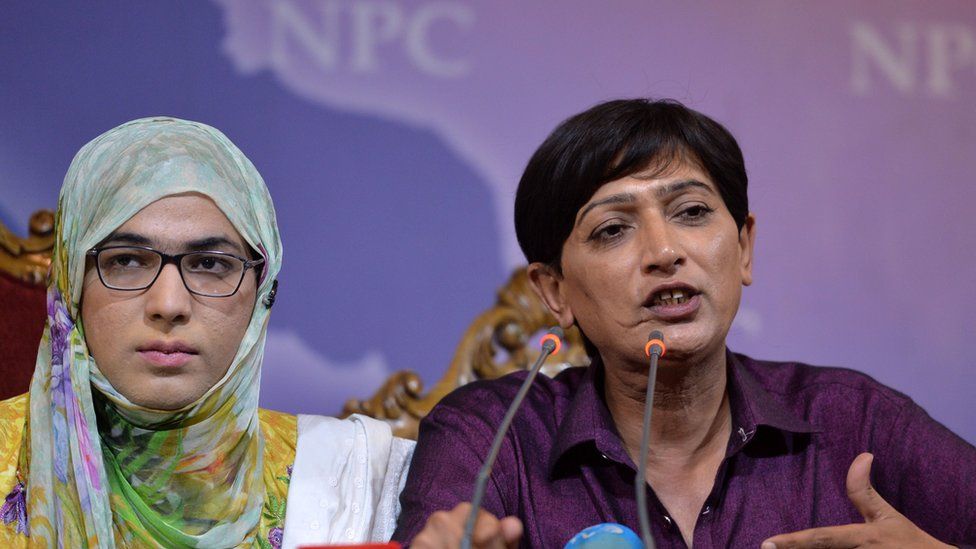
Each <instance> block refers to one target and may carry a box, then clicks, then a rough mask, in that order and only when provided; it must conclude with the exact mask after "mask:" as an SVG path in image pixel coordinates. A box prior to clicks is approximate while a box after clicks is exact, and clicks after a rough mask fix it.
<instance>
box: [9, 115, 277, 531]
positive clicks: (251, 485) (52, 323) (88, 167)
mask: <svg viewBox="0 0 976 549" xmlns="http://www.w3.org/2000/svg"><path fill="white" fill-rule="evenodd" d="M184 192H197V193H202V194H203V195H206V196H207V197H209V198H211V199H212V200H213V201H214V203H216V205H217V206H218V207H219V208H220V210H221V211H222V212H223V213H224V214H225V215H226V216H227V218H228V219H229V220H230V222H231V223H232V224H233V225H234V227H235V228H236V229H237V231H238V232H239V233H240V234H241V236H242V237H243V238H244V240H245V241H246V242H247V243H248V244H249V245H250V246H251V247H252V248H253V249H254V250H256V251H257V252H258V253H259V254H260V255H261V256H262V257H263V258H264V259H265V260H266V263H265V264H264V267H263V269H262V272H261V278H260V282H259V286H258V294H257V303H256V304H255V307H254V312H253V313H252V316H251V319H250V324H249V325H248V327H247V331H246V333H245V335H244V338H243V340H242V341H241V343H240V347H239V348H238V350H237V355H236V356H235V358H234V361H233V363H232V364H231V366H230V368H229V369H228V371H227V373H226V374H225V375H224V377H223V379H221V380H220V381H219V382H218V383H217V384H216V385H214V386H213V387H212V388H211V389H210V390H209V391H207V393H206V394H204V395H203V396H202V397H201V398H200V399H199V400H198V401H196V402H194V403H192V404H190V405H188V406H186V407H185V408H183V409H180V410H176V411H159V410H151V409H147V408H144V407H141V406H137V405H135V404H133V403H132V402H130V401H129V400H128V399H126V397H125V396H123V395H122V394H120V393H119V392H118V391H116V390H115V389H114V388H113V387H112V385H111V383H109V381H108V380H107V379H106V378H105V376H104V375H103V374H102V373H101V372H100V371H99V370H98V365H97V364H95V362H94V360H93V359H92V357H91V356H90V355H89V352H88V348H87V346H86V344H85V337H84V326H82V323H81V317H80V314H79V304H80V301H81V288H82V281H83V278H84V275H85V252H86V251H87V250H89V249H91V248H92V247H94V246H96V245H97V244H98V243H99V242H101V241H102V240H104V239H105V238H106V237H107V236H109V234H111V233H112V231H114V230H115V229H117V228H118V227H119V226H120V225H122V224H123V223H124V222H125V221H127V220H128V219H129V218H131V217H132V216H133V215H135V214H136V213H137V212H139V211H140V210H141V209H142V208H144V207H145V206H147V205H149V204H150V203H152V202H154V201H156V200H158V199H160V198H163V197H165V196H169V195H173V194H178V193H184ZM280 266H281V241H280V239H279V235H278V229H277V223H276V220H275V213H274V207H273V205H272V202H271V197H270V196H269V194H268V190H267V188H266V187H265V184H264V181H263V180H262V178H261V176H260V175H259V174H258V172H257V170H256V169H255V168H254V166H253V165H252V164H251V162H250V161H249V160H248V159H247V158H246V157H245V156H244V155H243V153H241V151H240V150H239V149H238V148H237V147H236V146H234V144H233V143H231V142H230V140H228V139H227V138H226V137H225V136H224V135H223V134H221V133H220V132H219V131H217V130H215V129H214V128H211V127H209V126H206V125H204V124H199V123H195V122H188V121H184V120H178V119H173V118H146V119H141V120H135V121H133V122H129V123H126V124H123V125H121V126H119V127H117V128H115V129H112V130H110V131H108V132H106V133H105V134H103V135H101V136H99V137H98V138H96V139H95V140H93V141H92V142H90V143H88V144H87V145H85V147H84V148H82V149H81V151H80V152H79V153H78V154H77V156H75V159H74V161H73V162H72V163H71V166H70V168H69V169H68V173H67V175H66V177H65V180H64V186H63V187H62V189H61V195H60V198H59V201H58V211H57V220H56V243H55V248H54V258H53V263H52V272H51V282H50V285H49V287H48V307H47V312H48V319H47V324H46V326H45V328H44V335H43V339H42V341H41V345H40V350H39V352H38V357H37V365H36V370H35V375H34V378H33V381H32V384H31V388H30V409H29V416H28V417H29V437H25V439H24V440H25V442H24V447H23V450H22V451H21V457H20V466H19V467H20V471H21V472H22V473H23V474H24V479H25V484H26V495H27V508H26V511H27V513H26V515H27V521H28V528H29V535H30V541H31V544H32V545H33V544H37V545H41V546H62V547H86V546H87V547H114V546H117V545H121V546H127V545H133V546H164V547H233V546H241V545H244V546H249V545H252V544H254V545H256V544H257V540H256V539H255V538H256V533H257V527H258V523H259V519H260V515H261V511H262V505H263V503H264V498H263V494H264V489H263V485H262V449H263V441H262V437H261V434H260V428H259V420H258V390H259V386H260V384H259V380H260V375H261V360H262V356H263V354H264V342H265V337H266V330H267V324H268V315H269V312H270V303H271V302H272V301H273V282H274V280H275V278H276V276H277V274H278V270H279V268H280ZM96 408H98V415H99V416H101V418H102V425H101V427H99V425H98V423H97V420H96Z"/></svg>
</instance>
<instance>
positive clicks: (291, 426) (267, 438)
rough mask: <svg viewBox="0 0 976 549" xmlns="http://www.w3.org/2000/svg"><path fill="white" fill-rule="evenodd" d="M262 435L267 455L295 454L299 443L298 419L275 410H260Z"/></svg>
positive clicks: (259, 418)
mask: <svg viewBox="0 0 976 549" xmlns="http://www.w3.org/2000/svg"><path fill="white" fill-rule="evenodd" d="M258 420H259V421H260V424H261V433H262V435H264V444H265V454H279V455H280V454H282V453H287V452H288V451H290V452H291V453H292V454H294V452H295V445H296V443H297V441H298V418H297V416H294V415H292V414H286V413H284V412H276V411H274V410H265V409H264V408H261V409H259V410H258Z"/></svg>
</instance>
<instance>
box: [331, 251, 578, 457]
mask: <svg viewBox="0 0 976 549" xmlns="http://www.w3.org/2000/svg"><path fill="white" fill-rule="evenodd" d="M555 323H556V321H555V319H554V318H553V317H552V315H551V314H550V313H549V310H548V309H547V308H546V306H545V305H544V304H543V303H542V301H541V300H540V299H539V298H538V296H536V294H535V292H534V291H533V290H532V287H531V286H530V284H529V280H528V276H527V275H526V272H525V269H519V270H517V271H516V272H515V273H514V274H513V275H512V277H511V278H510V279H509V281H508V283H507V284H505V286H503V287H502V288H501V289H500V290H499V291H498V299H497V301H496V303H495V305H494V306H493V307H491V308H490V309H488V310H487V311H485V312H484V313H482V314H481V316H479V317H478V318H477V319H475V321H474V322H473V323H472V324H471V326H470V327H469V328H468V330H467V332H466V333H465V334H464V337H463V338H462V339H461V343H460V345H458V348H457V350H456V351H455V353H454V359H453V360H452V361H451V364H450V366H449V367H448V369H447V372H445V373H444V375H443V377H441V378H440V380H438V381H437V382H436V383H435V384H434V386H433V387H431V389H430V391H427V392H424V386H423V383H422V382H421V381H420V377H419V376H417V374H416V373H414V372H412V371H406V370H404V371H400V372H397V373H395V374H393V375H392V376H391V377H390V378H389V379H388V380H387V381H386V383H384V384H383V386H382V387H381V388H380V390H379V391H377V392H376V394H375V395H373V396H372V397H371V398H369V399H367V400H355V399H353V400H350V401H348V402H347V403H346V405H345V407H344V408H343V414H342V415H343V416H347V415H349V414H354V413H359V414H364V415H367V416H370V417H373V418H376V419H380V420H383V421H386V422H387V423H389V424H390V426H391V427H392V428H393V433H394V434H395V435H397V436H400V437H405V438H411V439H416V438H417V428H418V426H419V424H420V420H421V419H422V418H423V417H424V416H425V415H427V412H429V411H430V410H431V408H433V407H434V405H435V404H437V402H438V401H439V400H440V399H441V398H443V397H444V396H445V395H447V394H448V393H450V392H451V391H453V390H454V389H457V388H458V387H461V386H462V385H465V384H467V383H471V382H472V381H476V380H479V379H493V378H496V377H500V376H503V375H505V374H508V373H511V372H515V371H518V370H527V369H528V368H530V367H531V366H532V364H533V362H535V359H536V358H537V357H538V356H539V345H538V341H537V339H538V338H536V337H533V336H535V335H537V334H539V335H541V332H543V331H545V330H547V329H548V328H550V327H551V326H553V325H555ZM588 362H589V359H588V358H587V356H586V352H585V350H584V349H583V341H582V338H581V337H580V334H579V331H578V330H576V329H575V328H573V329H570V330H568V331H567V333H566V340H565V344H564V345H563V347H562V349H561V350H560V351H559V353H557V354H555V355H553V356H552V357H550V358H549V359H548V360H547V362H546V365H545V366H543V369H542V372H543V373H544V374H547V375H550V376H552V375H555V374H557V373H559V372H560V371H561V370H563V369H565V368H568V367H570V366H583V365H586V364H588Z"/></svg>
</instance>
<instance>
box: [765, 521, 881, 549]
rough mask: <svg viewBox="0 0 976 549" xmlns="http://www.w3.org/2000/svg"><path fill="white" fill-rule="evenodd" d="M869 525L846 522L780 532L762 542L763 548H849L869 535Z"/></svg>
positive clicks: (857, 544) (858, 543)
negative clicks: (842, 524) (837, 524)
mask: <svg viewBox="0 0 976 549" xmlns="http://www.w3.org/2000/svg"><path fill="white" fill-rule="evenodd" d="M867 528H868V526H866V525H864V524H845V525H844V526H829V527H826V528H811V529H809V530H800V531H799V532H793V533H791V534H780V535H778V536H773V537H771V538H769V539H767V540H766V541H764V542H762V545H761V546H760V547H761V549H828V548H829V549H848V548H853V547H858V546H859V545H861V542H862V541H863V540H864V539H865V538H866V537H867V534H868V531H867V530H866V529H867Z"/></svg>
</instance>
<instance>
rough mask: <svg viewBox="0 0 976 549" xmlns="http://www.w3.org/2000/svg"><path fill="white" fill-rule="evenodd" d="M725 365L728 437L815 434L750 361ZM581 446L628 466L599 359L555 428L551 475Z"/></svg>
mask: <svg viewBox="0 0 976 549" xmlns="http://www.w3.org/2000/svg"><path fill="white" fill-rule="evenodd" d="M726 364H727V378H726V379H727V380H728V392H729V406H730V408H731V412H732V422H733V428H732V430H733V434H735V433H738V434H739V435H740V436H742V438H743V440H742V442H743V443H745V442H746V441H747V439H751V437H752V435H753V434H754V433H755V432H756V430H757V428H758V427H759V426H761V425H763V426H768V427H772V428H773V429H777V430H779V431H785V432H791V433H815V432H818V431H819V429H818V428H816V427H815V426H813V425H811V424H810V423H809V422H807V421H806V420H804V419H803V418H800V417H797V416H796V414H794V413H793V412H791V411H790V410H789V409H788V408H787V407H786V406H784V405H783V404H782V403H781V402H779V401H777V400H776V399H775V398H773V395H772V394H771V393H770V391H768V390H767V389H766V388H765V387H763V386H762V384H760V382H759V381H758V380H757V379H756V377H755V375H754V374H753V373H752V372H751V371H750V370H751V369H752V368H753V367H754V366H755V361H753V360H752V359H750V358H748V357H745V356H741V355H736V354H734V353H732V352H731V351H728V350H726ZM584 445H590V446H591V447H592V448H595V449H596V451H598V452H599V453H601V454H603V456H604V457H607V458H610V459H613V460H614V461H618V462H621V463H630V462H631V459H630V457H629V456H628V455H627V453H626V450H625V449H624V448H623V443H622V442H621V440H620V434H619V432H618V431H617V428H616V426H615V425H614V423H613V418H612V417H611V415H610V410H609V409H608V408H607V404H606V401H605V400H604V397H603V363H602V361H601V360H600V359H599V357H597V358H594V359H593V360H592V363H591V364H590V366H588V367H587V368H586V371H585V372H584V374H583V376H582V378H581V379H580V383H579V385H578V386H577V387H576V393H575V394H574V395H573V398H572V401H571V402H570V404H569V409H568V410H567V412H566V415H564V416H563V419H562V421H561V422H560V424H559V427H558V428H557V431H556V438H555V441H554V444H553V446H552V449H551V450H550V454H549V473H550V475H552V474H553V473H554V472H555V468H556V466H557V465H558V464H559V461H560V460H561V459H562V458H563V457H564V456H565V455H566V454H567V453H569V452H570V451H573V450H574V449H576V448H577V447H581V446H584Z"/></svg>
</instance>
